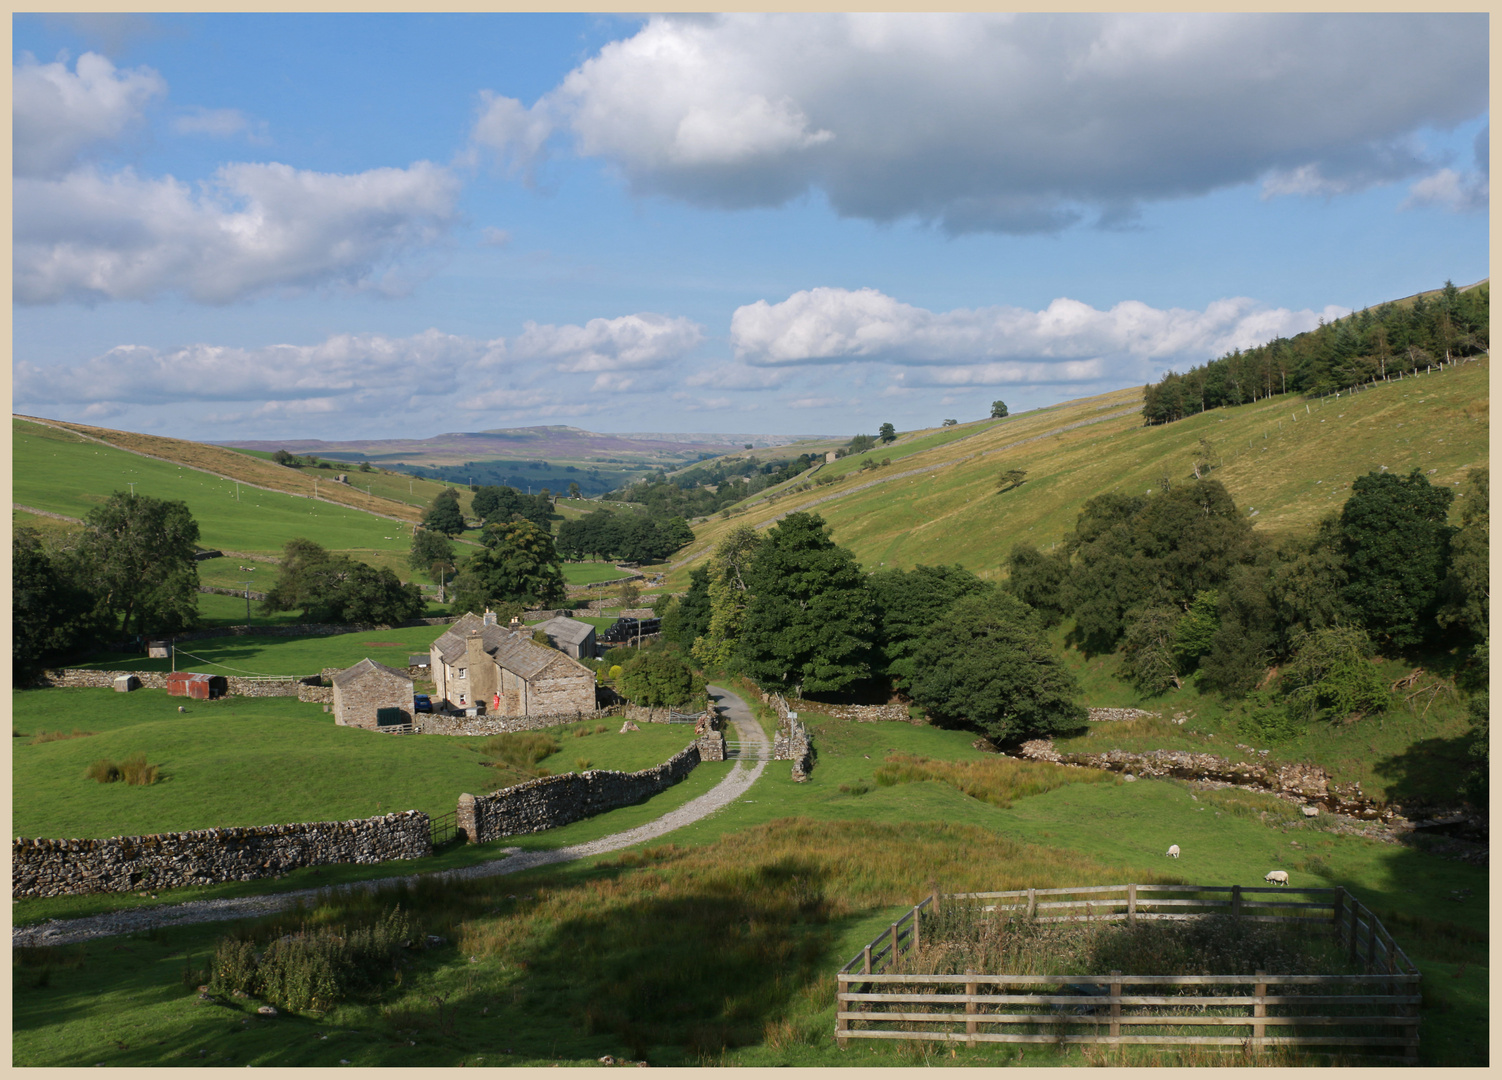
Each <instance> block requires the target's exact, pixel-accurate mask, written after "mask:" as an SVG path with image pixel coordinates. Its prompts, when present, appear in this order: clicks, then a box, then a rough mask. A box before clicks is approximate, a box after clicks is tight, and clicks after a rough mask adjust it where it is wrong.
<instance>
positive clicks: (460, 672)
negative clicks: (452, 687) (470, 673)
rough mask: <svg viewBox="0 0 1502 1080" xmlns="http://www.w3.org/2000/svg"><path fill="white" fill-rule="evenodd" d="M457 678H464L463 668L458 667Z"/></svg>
mask: <svg viewBox="0 0 1502 1080" xmlns="http://www.w3.org/2000/svg"><path fill="white" fill-rule="evenodd" d="M459 678H461V679H462V678H464V669H463V668H460V669H459Z"/></svg>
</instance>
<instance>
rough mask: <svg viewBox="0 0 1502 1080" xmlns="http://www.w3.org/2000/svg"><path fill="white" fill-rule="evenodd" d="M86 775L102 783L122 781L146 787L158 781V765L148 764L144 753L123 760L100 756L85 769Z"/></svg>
mask: <svg viewBox="0 0 1502 1080" xmlns="http://www.w3.org/2000/svg"><path fill="white" fill-rule="evenodd" d="M84 776H85V777H87V778H88V779H90V780H96V781H98V782H99V783H101V784H113V783H116V782H122V783H126V784H134V785H136V786H138V787H146V786H149V785H151V784H154V783H156V782H157V766H155V765H151V764H148V763H147V761H146V755H145V754H144V753H135V754H131V755H130V756H129V757H127V758H126V759H125V760H123V761H112V760H111V759H109V758H100V759H99V760H98V761H95V762H94V763H93V764H91V765H90V766H89V767H88V768H87V769H86V770H85V771H84Z"/></svg>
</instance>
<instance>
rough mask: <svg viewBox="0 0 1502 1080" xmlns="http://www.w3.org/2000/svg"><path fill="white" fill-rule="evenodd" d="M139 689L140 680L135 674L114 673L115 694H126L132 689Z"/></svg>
mask: <svg viewBox="0 0 1502 1080" xmlns="http://www.w3.org/2000/svg"><path fill="white" fill-rule="evenodd" d="M139 689H141V680H140V678H138V677H137V676H135V675H116V676H115V692H116V693H117V694H128V693H130V692H131V691H132V690H139Z"/></svg>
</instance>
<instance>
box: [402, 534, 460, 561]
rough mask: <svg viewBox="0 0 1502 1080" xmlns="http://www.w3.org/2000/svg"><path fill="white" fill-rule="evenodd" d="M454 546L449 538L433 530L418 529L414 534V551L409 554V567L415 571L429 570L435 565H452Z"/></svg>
mask: <svg viewBox="0 0 1502 1080" xmlns="http://www.w3.org/2000/svg"><path fill="white" fill-rule="evenodd" d="M453 561H454V545H453V542H452V541H450V540H449V538H448V537H447V536H444V535H443V533H441V532H434V531H433V530H432V529H417V530H414V531H413V533H412V549H411V550H410V551H409V552H408V553H407V565H408V566H410V567H411V568H412V569H413V570H427V569H429V568H430V567H432V566H433V564H434V563H445V564H447V563H452V562H453Z"/></svg>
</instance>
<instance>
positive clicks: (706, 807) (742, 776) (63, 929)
mask: <svg viewBox="0 0 1502 1080" xmlns="http://www.w3.org/2000/svg"><path fill="white" fill-rule="evenodd" d="M709 693H710V696H711V697H713V698H714V699H715V700H716V702H717V704H719V705H720V706H722V707H723V708H724V711H725V714H726V715H727V716H728V718H729V719H730V721H731V723H733V724H734V725H735V728H736V731H737V733H738V734H739V736H740V742H741V746H742V750H741V752H740V755H739V759H738V760H737V761H736V764H735V768H733V769H731V770H730V773H729V775H727V776H726V777H725V779H723V780H721V781H720V782H719V783H718V784H716V785H715V786H714V787H713V788H711V789H710V790H709V791H706V792H705V793H704V794H703V795H700V796H699V797H698V798H697V799H693V800H691V801H689V802H686V803H684V804H683V805H682V806H680V807H678V809H676V810H673V811H670V812H669V813H666V814H664V815H663V816H662V817H660V818H658V819H657V820H656V821H649V822H648V823H647V824H645V825H638V826H637V827H636V828H634V829H628V830H627V831H625V832H620V833H615V834H614V835H612V836H605V837H602V838H600V839H599V840H591V841H589V842H588V843H584V844H573V845H571V846H569V847H562V848H558V849H556V850H554V851H530V852H522V851H519V850H518V849H516V848H503V849H501V851H500V855H501V857H500V858H497V859H492V860H490V861H489V862H483V863H479V864H477V865H475V866H468V867H464V868H463V869H460V870H443V871H435V872H433V873H432V874H431V875H429V874H412V875H407V876H404V877H390V878H379V879H376V880H373V881H361V882H355V883H351V884H347V885H339V886H336V888H338V889H341V890H346V891H347V890H351V889H366V890H370V891H374V890H377V889H381V888H385V887H387V886H391V885H395V884H398V883H400V882H403V881H405V882H409V883H411V882H415V881H417V880H418V879H419V878H424V877H429V876H432V877H437V878H439V879H443V880H450V881H457V880H461V879H464V878H484V877H499V876H500V875H502V874H515V873H517V872H519V871H522V870H531V869H532V868H533V867H537V866H549V865H551V864H553V863H562V862H572V861H573V860H575V859H584V858H588V857H589V856H591V855H603V854H605V853H606V852H610V851H619V850H621V849H622V848H628V847H631V846H632V845H634V844H640V843H644V842H645V841H648V840H655V839H657V837H659V836H663V835H665V834H667V833H670V832H672V831H673V830H674V829H678V828H681V827H683V826H684V825H688V824H690V823H691V822H695V821H699V820H701V819H702V818H706V817H708V816H709V815H710V814H713V813H714V812H715V811H717V810H720V809H722V808H723V807H726V806H729V805H730V804H731V803H733V802H735V801H736V800H737V799H739V798H741V797H742V796H743V795H745V793H746V792H747V791H748V790H749V789H750V787H751V785H752V784H754V783H755V782H756V780H757V779H758V778H759V777H760V776H761V774H762V770H764V769H765V768H766V765H767V761H768V760H770V758H771V749H772V748H771V744H770V743H769V742H768V741H767V736H766V733H765V732H764V731H762V728H761V725H760V724H759V723H757V721H756V718H755V717H754V716H752V715H751V710H750V709H749V708H748V707H747V706H746V703H745V702H744V701H742V700H741V699H740V698H739V697H737V696H736V695H735V694H732V693H731V692H730V691H728V690H725V689H723V688H722V687H718V686H711V687H710V688H709ZM733 756H734V755H733ZM327 891H328V890H327V889H297V890H294V891H292V892H284V893H275V894H273V895H270V896H245V897H236V898H231V899H223V900H190V901H188V902H187V903H184V904H171V905H164V906H162V907H153V908H136V909H134V910H132V911H115V912H109V913H107V914H104V915H91V916H88V917H86V918H80V919H49V920H47V921H46V922H41V923H36V924H33V925H31V926H22V927H15V928H13V929H12V930H11V947H12V948H15V947H17V946H23V945H71V944H73V943H75V942H79V941H87V940H89V939H91V938H101V937H112V936H114V935H117V934H132V933H136V932H138V931H141V930H150V929H152V928H153V927H158V926H183V925H186V924H189V923H204V922H221V921H226V920H230V919H245V918H252V917H255V916H258V915H269V914H271V913H273V912H276V911H282V910H284V909H286V908H290V907H293V906H295V905H296V904H297V903H298V902H299V901H305V900H314V899H316V898H317V897H318V895H319V894H320V893H324V892H327Z"/></svg>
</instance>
